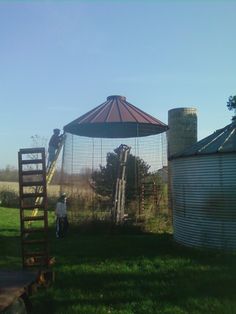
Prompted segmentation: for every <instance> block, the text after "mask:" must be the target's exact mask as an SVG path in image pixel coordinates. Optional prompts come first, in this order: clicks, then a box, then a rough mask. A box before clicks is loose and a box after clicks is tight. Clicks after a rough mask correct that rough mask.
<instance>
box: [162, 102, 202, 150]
mask: <svg viewBox="0 0 236 314" xmlns="http://www.w3.org/2000/svg"><path fill="white" fill-rule="evenodd" d="M168 126H169V130H168V132H167V136H168V155H169V156H172V155H174V154H177V153H180V152H182V151H183V150H184V149H185V148H186V147H188V146H191V145H192V144H194V143H196V142H197V110H196V109H195V108H175V109H171V110H169V112H168Z"/></svg>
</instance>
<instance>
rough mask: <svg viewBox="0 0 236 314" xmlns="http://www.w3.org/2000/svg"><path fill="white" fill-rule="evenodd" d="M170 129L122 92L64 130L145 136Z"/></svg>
mask: <svg viewBox="0 0 236 314" xmlns="http://www.w3.org/2000/svg"><path fill="white" fill-rule="evenodd" d="M167 129H168V126H167V125H166V124H164V123H163V122H161V121H160V120H158V119H156V118H154V117H152V116H151V115H149V114H147V113H145V112H144V111H142V110H140V109H138V108H137V107H135V106H134V105H132V104H130V103H128V102H127V101H126V98H125V97H124V96H118V95H113V96H109V97H107V101H106V102H104V103H102V104H101V105H99V106H98V107H96V108H94V109H92V110H91V111H89V112H87V113H85V114H84V115H82V116H81V117H79V118H77V119H76V120H74V121H72V122H71V123H69V124H67V125H66V126H65V127H64V131H65V132H68V133H71V134H75V135H81V136H88V137H103V138H125V137H141V136H148V135H154V134H158V133H162V132H165V131H166V130H167Z"/></svg>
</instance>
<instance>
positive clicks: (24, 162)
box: [20, 159, 43, 165]
mask: <svg viewBox="0 0 236 314" xmlns="http://www.w3.org/2000/svg"><path fill="white" fill-rule="evenodd" d="M20 163H21V164H22V165H29V164H31V165H32V164H42V163H43V159H25V160H21V162H20Z"/></svg>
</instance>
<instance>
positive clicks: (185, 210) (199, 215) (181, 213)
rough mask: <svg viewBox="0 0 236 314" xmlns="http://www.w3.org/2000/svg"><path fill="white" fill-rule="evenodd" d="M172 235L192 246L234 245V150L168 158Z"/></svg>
mask: <svg viewBox="0 0 236 314" xmlns="http://www.w3.org/2000/svg"><path fill="white" fill-rule="evenodd" d="M171 174H172V195H173V224H174V238H175V240H176V241H177V242H179V243H182V244H185V245H188V246H195V247H202V248H204V247H205V248H216V249H223V250H235V249H236V154H235V153H230V154H212V155H205V156H204V155H202V156H192V157H186V158H177V159H173V160H172V161H171Z"/></svg>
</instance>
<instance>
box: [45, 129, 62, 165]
mask: <svg viewBox="0 0 236 314" xmlns="http://www.w3.org/2000/svg"><path fill="white" fill-rule="evenodd" d="M62 136H63V135H60V130H59V129H54V130H53V135H52V136H51V138H50V141H49V144H48V164H47V167H50V165H51V163H52V162H53V160H54V159H55V156H56V152H57V150H58V148H59V145H60V143H61V140H62Z"/></svg>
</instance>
